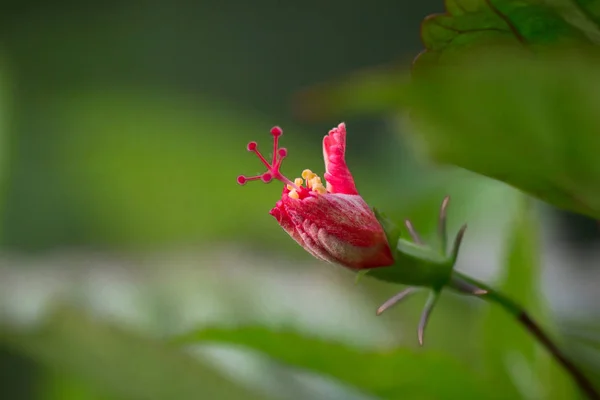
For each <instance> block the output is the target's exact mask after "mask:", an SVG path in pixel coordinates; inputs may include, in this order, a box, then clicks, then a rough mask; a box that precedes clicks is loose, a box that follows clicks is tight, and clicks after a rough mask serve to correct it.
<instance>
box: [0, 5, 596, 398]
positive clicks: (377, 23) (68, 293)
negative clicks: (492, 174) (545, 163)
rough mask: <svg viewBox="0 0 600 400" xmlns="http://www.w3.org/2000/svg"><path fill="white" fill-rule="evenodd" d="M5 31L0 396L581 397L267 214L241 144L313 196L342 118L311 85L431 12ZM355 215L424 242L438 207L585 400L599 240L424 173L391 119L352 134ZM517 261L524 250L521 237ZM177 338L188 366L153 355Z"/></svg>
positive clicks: (4, 27)
mask: <svg viewBox="0 0 600 400" xmlns="http://www.w3.org/2000/svg"><path fill="white" fill-rule="evenodd" d="M2 11H3V12H1V13H0V151H1V153H0V195H1V196H0V241H1V244H2V247H1V252H0V398H1V399H11V400H12V399H19V400H20V399H23V400H26V399H27V400H28V399H40V400H42V399H44V400H46V399H52V400H58V399H65V400H70V399H77V400H79V399H81V400H87V399H93V400H96V399H102V400H104V399H106V400H109V399H115V400H120V399H140V400H142V399H290V400H292V399H294V400H295V399H400V398H401V399H456V398H463V399H475V398H478V399H481V398H485V399H488V398H490V399H492V398H493V399H573V398H577V396H578V394H577V393H576V391H575V390H574V388H573V386H572V384H571V382H570V380H569V378H568V377H567V376H566V375H565V374H564V373H563V372H562V370H561V369H560V368H559V367H557V366H556V365H555V364H554V362H553V361H552V360H551V359H550V358H549V357H548V355H547V354H546V353H545V351H544V350H542V349H541V348H539V347H538V346H537V345H536V344H535V342H534V341H533V339H531V338H530V337H529V336H528V335H527V333H526V332H524V331H523V330H522V329H521V328H520V327H519V326H517V325H516V324H515V323H514V322H513V321H512V320H510V318H508V317H507V316H505V315H504V314H503V312H502V310H499V309H496V308H495V307H490V306H488V305H486V304H479V303H477V302H474V301H471V300H468V299H463V298H460V297H458V296H455V295H452V294H447V295H446V294H444V296H443V299H442V301H441V302H440V305H439V306H438V308H437V309H436V311H435V313H434V315H433V316H432V320H431V324H430V326H429V329H428V331H427V337H426V346H425V347H424V348H417V346H416V342H417V341H416V326H417V322H418V317H419V313H420V311H421V308H422V305H423V302H424V300H425V296H424V294H423V295H421V294H419V295H417V296H415V297H414V298H412V299H411V300H410V301H407V302H406V304H402V305H401V306H399V307H398V308H396V309H394V310H393V311H390V312H388V313H387V315H384V316H381V317H375V313H374V311H375V309H376V308H377V306H378V305H379V304H380V303H382V302H383V301H384V300H386V299H387V298H388V297H389V296H391V295H393V294H394V293H395V292H396V291H398V290H399V289H400V288H397V287H393V286H391V285H385V284H382V283H378V282H374V281H371V280H369V279H364V280H363V281H362V282H361V283H360V284H359V285H355V284H354V276H353V275H352V274H350V273H349V272H347V271H344V270H342V269H341V268H338V267H333V266H331V265H326V264H323V263H320V262H318V261H316V260H314V259H312V258H311V257H310V256H309V255H308V254H307V253H305V251H304V250H303V249H301V248H300V247H299V246H298V245H297V244H296V243H295V242H294V241H292V240H291V239H290V238H289V237H288V236H287V235H286V234H285V233H284V232H283V231H282V230H281V228H280V227H279V226H278V225H277V223H276V222H275V221H274V219H273V218H272V217H271V216H269V215H268V211H269V210H270V208H271V207H272V206H273V204H274V202H275V201H276V200H277V198H278V196H279V194H280V190H281V188H280V186H279V185H278V184H271V185H262V184H258V183H255V184H249V185H247V186H244V187H240V186H238V185H237V184H236V183H235V178H236V176H237V175H239V174H248V175H251V174H254V173H258V172H261V169H260V166H259V165H258V163H257V160H255V159H254V158H253V157H252V156H251V155H249V154H248V153H247V152H246V150H245V146H246V143H247V142H249V141H251V140H256V141H258V142H259V143H260V144H263V143H264V145H268V144H269V141H270V135H269V133H268V131H269V129H270V128H271V127H272V126H273V125H280V126H282V127H283V129H284V132H285V134H284V136H283V138H282V144H283V146H285V147H287V148H288V150H289V157H288V159H287V160H286V163H285V165H284V172H285V173H286V174H288V175H289V176H292V177H293V176H298V175H299V174H300V172H301V171H302V170H303V169H305V168H310V169H312V170H314V171H315V172H318V173H322V171H323V160H322V150H321V147H320V146H321V139H322V137H323V135H325V134H326V133H327V131H328V130H329V129H330V128H331V127H333V126H335V125H337V124H338V123H339V122H340V121H338V120H333V119H332V120H325V119H319V120H317V121H315V120H308V119H306V118H303V115H304V114H303V113H301V112H300V111H299V108H298V107H297V105H296V103H295V102H294V101H293V99H294V98H295V96H297V94H298V93H299V92H300V91H302V90H304V89H306V88H308V87H311V86H313V85H315V84H319V83H324V82H329V81H332V80H336V79H339V78H340V77H343V76H347V75H348V74H350V73H353V72H355V71H360V70H363V69H369V68H371V67H374V66H379V65H400V66H405V67H408V66H409V65H410V62H411V60H412V59H413V58H414V56H415V55H416V54H417V53H418V52H419V51H420V50H421V49H422V47H423V46H422V44H421V42H420V39H419V26H420V23H421V21H422V20H423V18H424V17H425V16H426V15H428V14H431V13H434V12H441V11H443V4H442V1H440V0H422V1H419V2H402V1H391V0H380V1H377V2H367V1H354V2H346V1H340V0H331V1H328V2H317V1H304V2H297V1H293V2H282V1H272V0H271V1H266V0H258V1H254V2H245V1H239V0H238V1H222V2H209V1H199V2H195V3H194V2H184V1H171V2H167V1H154V2H150V1H148V2H117V1H108V2H104V3H101V2H90V1H79V2H70V1H54V2H41V1H28V2H12V3H7V4H5V5H4V6H3V7H2ZM345 122H346V124H347V127H348V150H347V159H348V163H349V165H350V168H351V169H352V172H353V174H354V177H355V180H356V182H357V186H358V187H359V190H360V191H361V194H362V195H363V196H364V197H365V199H366V200H367V202H369V204H372V205H374V206H376V207H379V208H381V209H383V210H385V211H386V213H388V214H389V215H390V216H392V217H393V218H396V219H398V220H401V219H403V218H411V219H412V220H413V222H414V224H415V225H416V226H417V228H418V229H419V230H420V232H421V234H422V235H423V236H424V237H425V238H430V237H431V235H432V233H433V230H434V227H435V218H436V214H437V208H438V206H439V203H440V202H441V199H442V197H443V196H444V195H446V194H450V195H452V197H453V200H452V205H451V210H450V216H449V218H450V228H451V229H452V231H453V232H455V231H456V230H457V228H458V226H459V225H461V224H462V223H463V222H465V221H466V222H468V223H469V231H468V232H467V236H466V240H465V244H464V247H463V248H464V250H463V252H462V253H461V259H460V263H459V266H458V268H459V269H460V270H461V271H465V272H468V273H471V274H472V275H474V276H476V277H478V278H481V279H484V280H486V281H489V282H491V283H493V284H495V285H497V286H499V287H502V288H504V290H505V291H506V292H507V293H508V294H510V295H511V296H513V297H515V298H516V299H518V300H519V301H520V302H521V303H523V304H524V305H525V306H526V308H527V309H528V310H530V312H531V313H532V314H533V315H534V316H535V317H537V318H538V319H539V320H540V321H541V322H542V324H543V325H544V327H546V328H548V329H549V330H550V331H551V332H552V334H553V335H554V336H556V337H558V338H559V339H560V343H561V345H564V347H565V350H566V352H567V353H568V354H569V355H571V356H572V357H573V359H574V360H575V361H576V362H577V363H578V364H579V365H581V366H582V367H583V368H584V369H585V371H586V373H587V374H589V375H590V377H592V378H593V379H594V381H595V382H596V383H597V384H598V385H599V386H600V355H599V354H598V353H597V351H598V350H600V334H599V332H600V324H599V323H598V318H599V316H600V309H599V308H598V306H597V304H598V302H599V301H600V294H599V293H597V285H596V284H595V283H594V282H597V281H598V279H600V272H599V271H598V269H597V268H596V265H597V263H598V261H599V254H597V251H596V247H597V239H598V229H597V224H596V222H594V221H591V220H589V219H587V218H585V217H581V216H576V215H572V214H568V213H565V212H561V211H558V210H556V209H553V208H551V207H550V206H547V205H542V204H539V203H535V204H536V208H535V210H536V213H530V212H529V211H527V210H528V208H527V207H526V206H525V204H526V203H528V202H531V201H532V200H531V199H528V198H525V197H524V196H523V195H522V194H520V193H519V192H517V191H516V190H515V189H512V188H510V187H508V186H506V185H504V184H502V183H499V182H496V181H493V180H491V179H487V178H484V177H481V176H478V175H475V174H474V173H471V172H468V171H465V170H462V169H458V168H453V167H447V166H439V165H435V164H433V163H432V162H431V161H430V160H429V159H427V158H423V157H420V156H419V153H418V152H415V151H414V150H413V147H412V146H411V144H412V143H411V141H410V138H409V136H408V135H407V134H408V132H407V131H406V129H407V128H406V125H405V124H403V118H402V117H398V116H397V115H389V116H381V117H366V116H358V115H354V114H353V115H349V116H348V118H345ZM517 239H519V240H517ZM190 331H192V332H193V333H192V334H191V336H189V337H188V340H189V339H192V340H190V342H194V345H193V346H189V348H186V349H185V350H181V349H180V348H179V346H176V345H174V344H172V343H170V342H169V341H168V340H167V339H168V338H170V337H171V336H173V335H183V334H188V333H189V332H190Z"/></svg>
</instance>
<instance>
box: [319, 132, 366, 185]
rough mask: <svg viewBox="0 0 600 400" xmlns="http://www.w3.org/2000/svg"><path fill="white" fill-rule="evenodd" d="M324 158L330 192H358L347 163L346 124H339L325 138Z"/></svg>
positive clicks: (325, 176)
mask: <svg viewBox="0 0 600 400" xmlns="http://www.w3.org/2000/svg"><path fill="white" fill-rule="evenodd" d="M323 158H324V160H325V175H324V178H325V180H326V181H327V191H328V192H329V193H344V194H358V191H357V190H356V185H355V184H354V179H353V178H352V174H351V173H350V170H349V169H348V166H347V165H346V125H345V124H344V123H341V124H339V125H338V126H337V127H336V128H333V129H332V130H330V131H329V134H328V135H327V136H325V137H324V138H323Z"/></svg>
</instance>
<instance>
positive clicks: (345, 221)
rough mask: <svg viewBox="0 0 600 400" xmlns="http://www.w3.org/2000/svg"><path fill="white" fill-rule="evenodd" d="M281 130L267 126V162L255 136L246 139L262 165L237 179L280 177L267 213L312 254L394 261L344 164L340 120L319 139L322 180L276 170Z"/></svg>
mask: <svg viewBox="0 0 600 400" xmlns="http://www.w3.org/2000/svg"><path fill="white" fill-rule="evenodd" d="M282 133H283V132H282V130H281V129H280V128H279V127H274V128H273V129H271V135H273V138H274V144H273V159H272V160H271V161H270V162H269V161H268V160H267V159H266V158H265V157H264V156H263V155H262V154H261V152H260V151H259V150H258V145H257V144H256V142H250V143H249V144H248V147H247V149H248V151H250V152H253V153H255V154H256V156H257V157H258V158H259V159H260V161H261V162H262V163H263V164H264V165H265V167H266V168H267V171H266V172H264V173H263V174H261V175H257V176H243V175H241V176H239V177H238V178H237V181H238V183H239V184H241V185H243V184H245V183H246V182H248V181H253V180H262V181H263V182H265V183H269V182H271V181H272V180H278V181H281V182H283V185H284V186H283V192H282V194H281V199H280V200H279V201H277V203H276V204H275V207H273V209H272V210H271V211H270V214H271V215H272V216H274V217H275V219H277V222H278V223H279V225H281V227H282V228H283V229H284V230H285V231H286V232H287V233H288V234H289V235H290V236H291V237H292V238H293V239H294V240H295V241H296V242H298V243H299V244H300V245H301V246H302V247H304V248H305V249H306V250H307V251H308V252H309V253H310V254H312V255H313V256H315V257H316V258H319V259H321V260H324V261H328V262H331V263H335V264H340V265H343V266H345V267H348V268H351V269H354V270H358V269H366V268H376V267H386V266H390V265H392V264H394V258H393V256H392V252H391V250H390V246H389V244H388V241H387V239H386V235H385V232H384V231H383V229H382V227H381V224H380V223H379V221H378V220H377V218H376V217H375V214H374V213H373V211H372V210H371V208H369V206H368V205H367V203H365V201H364V200H363V198H362V197H361V196H360V195H359V194H358V191H357V190H356V186H355V184H354V179H353V178H352V174H351V173H350V170H349V169H348V166H347V165H346V159H345V151H346V126H345V124H343V123H341V124H339V125H338V126H337V127H336V128H333V129H332V130H331V131H329V134H328V135H327V136H325V138H324V139H323V157H324V159H325V174H324V178H325V182H323V180H322V179H321V178H320V177H319V176H318V175H317V174H315V173H314V172H312V171H311V170H309V169H306V170H304V171H303V172H302V177H301V178H296V179H294V180H293V181H292V180H290V179H288V178H287V177H285V176H284V175H283V174H282V173H281V163H282V161H283V160H284V158H285V157H286V156H287V150H286V149H285V148H279V145H278V141H279V137H280V136H281V135H282Z"/></svg>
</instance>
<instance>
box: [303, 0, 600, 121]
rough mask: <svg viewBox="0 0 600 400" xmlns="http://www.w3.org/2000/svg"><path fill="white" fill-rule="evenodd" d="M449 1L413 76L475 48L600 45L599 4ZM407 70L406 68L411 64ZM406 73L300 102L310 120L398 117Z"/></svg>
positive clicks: (375, 71) (426, 36) (431, 22)
mask: <svg viewBox="0 0 600 400" xmlns="http://www.w3.org/2000/svg"><path fill="white" fill-rule="evenodd" d="M577 3H578V4H574V3H573V2H572V1H571V0H545V1H544V0H446V1H445V8H446V12H445V13H440V14H433V15H430V16H428V17H427V18H425V20H424V21H423V22H422V24H421V39H422V41H423V44H424V46H425V49H424V50H423V51H422V52H421V53H420V54H419V55H418V56H417V57H416V58H415V60H414V62H413V66H412V73H413V76H418V75H419V74H420V72H421V71H422V70H423V69H427V67H431V66H440V65H444V64H448V63H452V62H454V61H456V60H457V59H458V60H460V59H461V57H463V56H464V55H465V54H468V52H469V51H470V50H472V49H475V48H482V47H486V46H490V45H497V44H502V45H518V46H522V47H523V49H535V48H537V47H547V46H557V45H589V44H593V43H596V44H598V43H600V28H599V26H598V24H597V22H594V18H598V17H597V15H600V1H599V0H587V1H586V0H578V1H577ZM407 64H408V63H407ZM407 80H408V77H407V74H406V70H405V69H404V70H403V69H402V68H400V67H395V68H372V69H369V70H365V71H362V72H360V73H357V74H353V75H350V76H348V77H346V78H344V79H342V80H339V81H337V82H332V83H328V84H321V85H315V86H314V87H311V88H308V89H307V90H304V91H302V92H301V93H299V95H298V96H297V97H296V99H295V102H294V107H295V110H296V112H297V114H298V115H299V116H300V117H302V118H306V119H323V118H327V117H329V118H331V117H332V116H338V115H345V117H346V118H347V116H348V115H356V114H359V115H362V114H377V113H382V112H397V111H398V109H399V108H400V107H404V106H405V105H406V103H407V98H406V93H405V91H406V89H405V87H406V82H407Z"/></svg>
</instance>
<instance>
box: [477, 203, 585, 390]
mask: <svg viewBox="0 0 600 400" xmlns="http://www.w3.org/2000/svg"><path fill="white" fill-rule="evenodd" d="M534 214H535V211H534V210H532V207H531V204H530V202H529V201H528V199H526V198H524V196H523V197H522V198H521V201H520V207H519V209H518V211H517V213H516V215H515V216H514V218H513V226H512V228H510V229H509V230H508V237H507V238H506V242H505V246H506V257H505V268H504V277H503V278H502V283H501V284H500V289H501V290H502V291H503V292H504V293H506V294H507V295H508V296H509V297H511V298H513V299H514V300H516V301H517V302H518V303H519V304H521V306H523V307H524V309H525V310H527V312H528V313H530V314H531V315H532V316H533V317H534V318H535V319H536V320H537V321H538V323H541V324H542V326H544V328H545V329H548V328H549V327H548V325H549V323H548V319H547V318H544V317H545V316H546V315H547V311H546V307H545V304H544V303H543V302H542V300H541V293H540V287H539V284H538V282H539V280H540V259H539V257H540V256H539V254H540V245H539V223H538V221H537V219H536V218H535V215H534ZM483 327H484V341H485V347H484V351H485V354H484V359H485V360H486V366H487V368H488V373H490V374H491V375H492V376H494V378H495V379H498V380H500V381H502V382H503V386H506V387H512V389H513V390H514V393H513V394H512V395H511V398H523V399H542V398H543V399H557V400H559V399H572V398H575V392H574V387H573V385H572V384H571V382H570V381H569V378H568V377H567V376H566V375H565V373H564V371H563V370H562V367H561V366H559V365H558V364H556V362H555V361H554V360H553V359H552V358H551V356H550V355H549V354H548V353H547V352H546V351H545V350H542V349H541V348H540V346H539V345H538V343H537V342H536V341H535V339H534V338H533V337H532V336H531V335H530V334H529V332H527V331H526V330H524V329H523V328H522V327H521V326H520V325H519V324H518V323H517V322H516V321H515V320H514V318H513V317H512V316H511V315H509V314H508V313H506V311H505V310H503V309H501V308H499V307H490V308H489V311H488V313H487V316H486V317H485V319H484V320H483Z"/></svg>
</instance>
